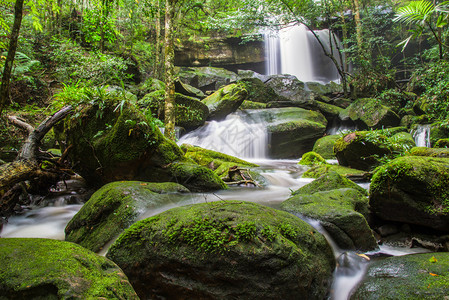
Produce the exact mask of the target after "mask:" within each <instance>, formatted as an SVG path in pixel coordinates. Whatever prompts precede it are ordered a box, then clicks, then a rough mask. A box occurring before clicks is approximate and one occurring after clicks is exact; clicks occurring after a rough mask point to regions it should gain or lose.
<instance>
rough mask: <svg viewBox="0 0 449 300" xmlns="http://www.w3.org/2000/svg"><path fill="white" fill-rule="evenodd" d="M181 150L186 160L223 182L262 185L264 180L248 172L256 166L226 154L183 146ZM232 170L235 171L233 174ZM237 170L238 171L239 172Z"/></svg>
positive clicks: (252, 172)
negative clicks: (193, 162)
mask: <svg viewBox="0 0 449 300" xmlns="http://www.w3.org/2000/svg"><path fill="white" fill-rule="evenodd" d="M181 149H182V150H183V151H184V153H185V156H186V157H187V158H189V159H192V160H193V161H195V162H196V163H197V164H199V165H201V166H203V167H207V168H209V169H211V170H213V171H214V173H215V174H217V175H218V176H219V177H220V178H221V179H222V180H224V181H225V182H241V181H245V180H248V181H249V180H253V181H254V180H256V183H258V184H263V183H264V180H263V179H262V178H263V177H262V176H261V175H260V174H259V173H258V172H257V171H255V170H250V168H254V167H258V165H256V164H253V163H250V162H248V161H245V160H243V159H239V158H237V157H234V156H231V155H228V154H224V153H221V152H217V151H213V150H209V149H204V148H201V147H198V146H192V145H188V144H183V145H182V146H181ZM232 169H234V170H235V171H234V172H233V171H232ZM237 169H240V170H241V172H240V171H238V170H237ZM230 170H231V172H230ZM242 173H243V174H242ZM243 177H245V178H243ZM259 181H260V182H259Z"/></svg>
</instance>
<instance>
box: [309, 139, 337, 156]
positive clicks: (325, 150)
mask: <svg viewBox="0 0 449 300" xmlns="http://www.w3.org/2000/svg"><path fill="white" fill-rule="evenodd" d="M339 138H340V136H339V135H326V136H324V137H322V138H319V139H318V140H317V141H316V142H315V144H314V145H313V150H312V151H314V152H316V153H318V154H319V155H321V156H322V157H323V158H325V159H334V158H335V153H334V145H335V142H336V141H337V140H338V139H339Z"/></svg>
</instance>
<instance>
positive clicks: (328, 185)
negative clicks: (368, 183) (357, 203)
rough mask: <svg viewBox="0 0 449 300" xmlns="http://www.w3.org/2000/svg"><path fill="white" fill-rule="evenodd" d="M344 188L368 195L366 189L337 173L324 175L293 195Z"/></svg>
mask: <svg viewBox="0 0 449 300" xmlns="http://www.w3.org/2000/svg"><path fill="white" fill-rule="evenodd" d="M342 188H350V189H355V190H357V191H359V192H360V193H362V194H364V195H367V194H368V193H367V191H366V190H365V189H364V188H362V187H360V186H358V185H357V184H356V183H354V182H352V181H351V180H349V179H347V178H344V177H343V176H341V175H339V174H337V173H336V172H329V173H326V174H324V175H322V176H321V177H319V178H318V179H316V180H314V181H312V182H311V183H309V184H306V185H305V186H303V187H301V188H299V189H297V190H296V191H294V192H293V193H292V195H293V196H295V195H300V194H301V195H305V194H313V193H317V192H322V191H330V190H335V189H342Z"/></svg>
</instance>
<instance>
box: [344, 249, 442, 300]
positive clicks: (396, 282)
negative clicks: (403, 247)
mask: <svg viewBox="0 0 449 300" xmlns="http://www.w3.org/2000/svg"><path fill="white" fill-rule="evenodd" d="M448 280H449V254H448V253H424V254H413V255H404V256H396V257H388V258H385V259H381V260H377V261H374V262H373V263H371V264H370V265H369V267H368V270H367V272H366V275H365V278H364V279H363V280H362V282H361V284H360V285H359V287H358V288H357V290H356V291H355V293H353V294H352V296H351V299H354V300H355V299H364V300H374V299H446V298H447V294H448Z"/></svg>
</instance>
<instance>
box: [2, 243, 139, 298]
mask: <svg viewBox="0 0 449 300" xmlns="http://www.w3.org/2000/svg"><path fill="white" fill-rule="evenodd" d="M0 260H1V262H2V263H1V264H0V295H1V296H0V298H2V299H123V300H125V299H126V300H127V299H139V298H138V297H137V295H136V293H135V292H134V290H133V288H132V286H131V285H130V283H129V282H128V280H127V278H126V276H125V274H123V272H122V270H120V268H119V267H117V265H116V264H114V263H113V262H111V261H110V260H108V259H106V258H104V257H102V256H99V255H96V254H95V253H93V252H91V251H89V250H86V249H84V248H83V247H81V246H79V245H76V244H73V243H69V242H61V241H56V240H47V239H28V238H27V239H25V238H20V239H15V238H14V239H13V238H2V239H0Z"/></svg>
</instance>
